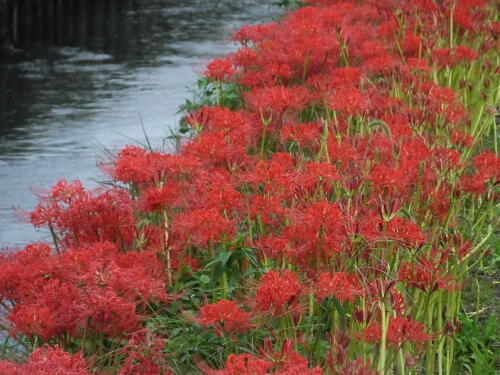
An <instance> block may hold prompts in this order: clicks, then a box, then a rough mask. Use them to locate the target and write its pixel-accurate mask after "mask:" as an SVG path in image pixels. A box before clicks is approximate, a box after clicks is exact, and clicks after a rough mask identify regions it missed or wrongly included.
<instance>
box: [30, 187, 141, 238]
mask: <svg viewBox="0 0 500 375" xmlns="http://www.w3.org/2000/svg"><path fill="white" fill-rule="evenodd" d="M30 218H31V222H32V223H33V225H34V226H35V227H41V226H49V227H50V228H51V230H56V231H57V232H59V233H60V234H62V236H63V237H62V238H61V240H62V242H63V244H64V245H66V246H80V245H88V244H92V243H94V242H103V241H111V242H117V243H121V244H123V246H130V245H131V244H132V242H133V241H134V239H135V236H136V218H135V216H134V215H133V209H132V200H131V198H130V196H129V195H128V194H127V193H126V192H125V191H124V190H120V189H116V188H112V189H108V190H104V189H96V190H94V191H86V190H84V189H83V188H82V186H81V183H80V182H79V181H74V182H73V183H72V184H70V185H68V184H67V183H66V181H65V180H60V181H59V182H58V184H57V185H56V186H55V187H54V188H53V189H52V190H51V192H50V194H48V195H44V196H41V201H40V203H39V204H38V205H37V207H36V208H35V211H33V212H31V213H30Z"/></svg>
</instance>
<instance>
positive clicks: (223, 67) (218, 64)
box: [204, 58, 236, 82]
mask: <svg viewBox="0 0 500 375" xmlns="http://www.w3.org/2000/svg"><path fill="white" fill-rule="evenodd" d="M235 73H236V71H235V70H234V69H233V66H232V64H231V62H229V61H228V60H224V59H220V58H217V59H215V60H213V61H212V62H210V63H208V65H207V70H206V71H205V73H204V75H205V77H207V78H209V79H211V80H217V81H221V82H225V81H227V80H229V79H230V78H231V77H232V76H233V75H234V74H235Z"/></svg>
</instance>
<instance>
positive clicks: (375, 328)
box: [360, 317, 432, 347]
mask: <svg viewBox="0 0 500 375" xmlns="http://www.w3.org/2000/svg"><path fill="white" fill-rule="evenodd" d="M381 338H382V326H381V323H380V322H376V321H373V322H372V323H370V325H369V326H368V327H367V328H366V329H365V330H364V331H363V333H362V334H361V336H360V339H361V340H363V341H366V342H380V340H381ZM431 339H432V336H431V335H429V334H427V333H425V327H424V325H423V324H422V323H419V322H415V321H412V320H410V319H407V318H402V317H396V318H394V317H391V318H390V319H389V324H388V327H387V337H386V342H387V345H388V346H389V345H393V346H395V347H399V346H400V345H401V344H403V343H405V342H411V343H414V344H422V343H424V342H426V341H429V340H431Z"/></svg>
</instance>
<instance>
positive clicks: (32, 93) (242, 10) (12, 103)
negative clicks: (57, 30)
mask: <svg viewBox="0 0 500 375" xmlns="http://www.w3.org/2000/svg"><path fill="white" fill-rule="evenodd" d="M125 4H127V5H125ZM272 12H274V13H275V12H276V10H275V9H271V8H270V7H269V5H268V0H182V1H178V0H177V1H171V0H140V1H134V2H130V1H129V2H124V3H123V6H121V5H118V9H116V10H115V14H114V17H113V20H112V22H108V18H107V16H106V15H105V14H104V15H103V14H100V13H98V12H97V10H96V14H95V15H96V17H101V20H100V21H99V22H96V23H95V24H94V25H93V26H91V27H88V26H87V28H86V30H84V34H83V36H82V34H81V33H80V35H79V37H78V38H76V40H72V41H66V42H62V43H61V41H59V45H47V43H45V44H44V43H42V44H40V45H38V46H30V48H29V52H25V53H24V54H22V55H21V56H20V57H17V58H16V59H9V61H6V60H5V59H4V60H3V61H0V197H1V198H0V248H5V247H10V248H13V247H17V246H23V245H25V244H27V243H29V242H32V241H37V240H43V239H48V238H49V237H50V236H49V235H48V233H47V232H46V231H44V230H40V231H35V229H33V228H32V227H31V225H29V224H26V223H22V222H20V221H19V220H18V219H17V218H16V215H15V214H14V209H15V208H20V209H23V210H27V211H29V210H32V209H33V208H34V207H35V205H36V203H37V198H36V196H35V194H34V193H33V191H38V190H40V189H45V190H46V189H49V188H50V187H51V186H52V185H53V184H54V183H56V182H57V180H58V179H60V178H65V179H67V180H68V181H70V180H74V179H80V180H81V181H82V182H83V183H84V185H85V186H87V187H94V186H96V182H95V181H94V179H96V178H98V179H99V178H104V177H103V176H102V174H100V173H99V169H98V168H97V166H96V165H97V162H98V160H99V158H101V159H102V158H105V156H106V155H105V152H104V151H103V149H109V150H112V151H117V150H119V148H120V147H122V146H123V145H125V144H136V143H138V142H144V140H145V137H144V131H143V127H144V129H145V132H146V134H147V136H148V138H149V139H150V140H151V141H152V143H153V144H154V145H156V146H158V147H161V146H162V143H163V140H164V138H165V136H167V135H168V134H169V129H172V128H175V127H176V126H177V124H178V121H179V118H180V115H179V114H177V111H178V108H179V106H180V105H181V104H183V103H184V101H185V100H186V99H188V98H191V97H192V88H193V84H194V82H195V81H196V79H197V76H198V73H200V72H201V71H202V70H203V67H204V65H205V64H206V63H207V62H208V61H209V60H210V59H212V58H213V57H214V56H216V55H220V54H223V53H227V52H229V51H230V50H231V49H233V48H234V46H232V45H231V44H230V43H229V41H228V36H229V35H230V32H231V31H234V30H235V29H237V28H238V27H239V26H241V25H243V24H252V23H260V22H263V21H266V20H268V19H269V18H270V17H271V13H272ZM27 50H28V49H27ZM141 123H142V126H141Z"/></svg>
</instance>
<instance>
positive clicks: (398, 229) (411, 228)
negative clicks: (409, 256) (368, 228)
mask: <svg viewBox="0 0 500 375" xmlns="http://www.w3.org/2000/svg"><path fill="white" fill-rule="evenodd" d="M382 236H384V237H386V238H387V239H388V240H389V241H395V242H396V243H397V244H398V245H400V246H403V247H417V246H418V245H421V244H422V243H423V242H424V240H425V237H424V235H423V234H422V230H421V228H419V227H418V226H417V225H416V224H414V223H413V222H411V221H410V220H409V219H405V218H402V217H395V218H393V219H392V220H390V221H389V222H388V226H387V228H386V230H385V233H383V234H382Z"/></svg>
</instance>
